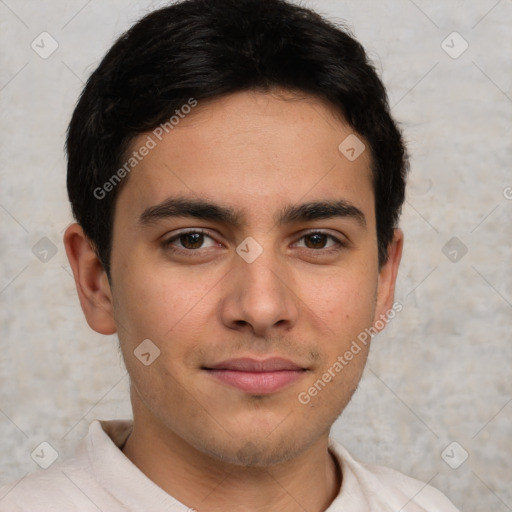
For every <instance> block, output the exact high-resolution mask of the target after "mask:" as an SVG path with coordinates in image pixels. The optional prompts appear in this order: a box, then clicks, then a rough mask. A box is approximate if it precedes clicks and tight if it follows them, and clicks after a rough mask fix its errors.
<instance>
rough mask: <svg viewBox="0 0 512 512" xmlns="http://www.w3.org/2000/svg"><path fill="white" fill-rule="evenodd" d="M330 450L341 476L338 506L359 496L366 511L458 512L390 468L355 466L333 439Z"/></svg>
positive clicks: (445, 500) (427, 487) (423, 485)
mask: <svg viewBox="0 0 512 512" xmlns="http://www.w3.org/2000/svg"><path fill="white" fill-rule="evenodd" d="M330 449H331V451H332V453H333V454H334V455H335V457H336V458H337V459H338V462H339V463H340V465H341V468H342V472H343V483H342V488H341V491H340V496H339V498H340V505H341V504H342V503H343V501H342V500H343V499H344V493H345V494H346V495H350V496H360V501H362V500H364V501H362V502H363V503H365V505H366V506H367V507H371V508H369V510H388V507H390V506H391V507H393V510H395V509H396V510H402V512H458V509H457V508H456V507H455V506H454V505H453V504H452V503H451V501H450V500H449V499H448V498H447V497H446V496H444V495H443V494H442V493H441V492H440V491H438V490H437V489H436V488H434V487H432V486H431V485H428V484H426V483H424V482H420V481H419V480H416V479H414V478H411V477H408V476H406V475H404V474H402V473H400V472H399V471H396V470H394V469H391V468H387V467H383V466H377V465H372V464H364V463H361V462H358V461H356V460H355V459H354V458H353V457H352V456H351V455H350V453H349V452H348V451H347V450H346V449H345V448H344V447H343V446H341V445H340V444H339V443H338V442H337V441H335V440H333V439H330ZM336 501H337V500H336ZM336 501H335V502H336ZM343 504H344V503H343ZM329 510H331V509H329ZM334 510H337V508H333V512H334ZM340 510H341V508H340Z"/></svg>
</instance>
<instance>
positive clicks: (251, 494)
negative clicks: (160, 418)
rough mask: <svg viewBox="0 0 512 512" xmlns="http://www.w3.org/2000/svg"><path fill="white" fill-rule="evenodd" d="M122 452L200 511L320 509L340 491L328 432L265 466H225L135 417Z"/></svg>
mask: <svg viewBox="0 0 512 512" xmlns="http://www.w3.org/2000/svg"><path fill="white" fill-rule="evenodd" d="M138 419H139V420H140V418H137V415H136V414H135V411H134V427H133V431H132V433H131V435H130V437H129V438H128V440H127V442H126V444H125V445H124V447H123V452H124V454H125V455H126V456H127V457H128V458H129V459H130V460H131V461H132V462H133V463H134V464H135V465H136V466H137V467H138V468H139V469H140V470H141V471H142V472H143V473H144V474H145V475H146V476H147V477H148V478H150V479H151V480H152V481H153V482H155V483H156V484H157V485H158V486H159V487H161V488H162V489H163V490H164V491H165V492H167V493H168V494H170V495H171V496H173V497H174V498H175V499H177V500H178V501H180V502H181V503H183V504H184V505H186V506H188V507H190V508H194V509H196V510H201V511H205V512H217V511H225V510H226V509H227V508H229V509H232V510H243V511H246V512H253V511H254V512H256V511H257V512H266V511H274V510H279V511H281V512H288V511H290V512H291V511H296V510H309V511H312V512H322V511H325V510H326V509H327V508H328V507H329V505H330V503H331V502H332V501H333V499H334V498H335V497H336V495H337V494H338V492H339V489H340V485H341V474H340V470H339V468H338V464H337V463H336V462H335V460H334V458H333V456H332V455H331V454H330V452H329V450H328V435H327V434H326V435H325V436H323V437H322V438H320V439H318V441H317V442H315V443H314V444H313V445H312V446H310V447H309V448H307V449H306V450H305V451H304V452H302V453H301V454H300V455H299V456H298V457H296V458H294V459H293V460H290V461H287V462H285V463H281V464H275V465H273V466H269V467H245V466H238V465H233V464H228V463H225V462H223V461H220V460H218V459H216V458H213V457H210V456H209V455H207V454H205V453H203V452H200V451H198V450H196V449H195V448H194V447H192V446H190V445H189V444H187V443H185V442H184V441H183V440H182V439H181V438H180V437H179V436H177V435H176V434H174V433H173V432H169V431H168V429H165V428H164V427H163V426H158V425H155V424H154V423H151V422H148V421H144V419H143V420H142V421H137V420H138Z"/></svg>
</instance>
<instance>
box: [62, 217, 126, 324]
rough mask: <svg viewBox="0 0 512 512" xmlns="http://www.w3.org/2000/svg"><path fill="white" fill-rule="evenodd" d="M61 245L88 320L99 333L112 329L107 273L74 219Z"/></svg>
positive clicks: (111, 304)
mask: <svg viewBox="0 0 512 512" xmlns="http://www.w3.org/2000/svg"><path fill="white" fill-rule="evenodd" d="M64 246H65V248H66V254H67V256H68V260H69V264H70V265H71V269H72V270H73V276H74V277H75V285H76V289H77V292H78V298H79V299H80V304H81V306H82V311H83V312H84V315H85V319H86V320H87V323H88V324H89V326H90V327H91V328H92V329H94V330H95V331H96V332H99V333H100V334H113V333H115V332H116V331H117V329H116V323H115V320H114V309H113V301H112V291H111V289H110V284H109V282H108V278H107V273H106V272H105V270H104V268H103V265H102V264H101V262H100V260H99V258H98V256H97V254H96V251H95V250H94V248H93V244H92V242H91V241H90V240H89V239H88V238H87V236H86V235H85V233H84V231H83V229H82V227H81V226H80V225H79V224H76V223H73V224H71V225H70V226H69V227H68V228H67V229H66V232H65V233H64Z"/></svg>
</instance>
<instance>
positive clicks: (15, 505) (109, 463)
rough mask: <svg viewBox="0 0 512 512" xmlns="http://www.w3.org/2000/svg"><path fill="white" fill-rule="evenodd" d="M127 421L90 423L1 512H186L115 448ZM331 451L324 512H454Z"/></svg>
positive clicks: (400, 479)
mask: <svg viewBox="0 0 512 512" xmlns="http://www.w3.org/2000/svg"><path fill="white" fill-rule="evenodd" d="M131 425H132V424H131V422H130V421H101V422H100V421H97V420H96V421H93V422H92V423H91V425H90V427H89V433H88V434H87V436H86V437H85V438H84V439H83V440H82V441H81V443H80V445H79V446H78V449H77V452H76V455H75V456H74V457H73V458H70V459H69V460H67V461H64V462H56V463H54V464H53V465H51V466H50V467H49V468H48V469H45V470H41V471H38V472H36V473H34V474H33V475H29V476H26V477H24V478H22V479H20V480H18V481H16V482H13V483H11V484H8V485H6V486H4V487H2V488H1V489H0V512H98V511H101V512H132V511H137V512H167V511H169V512H170V511H173V512H190V511H191V509H190V508H188V507H187V506H186V505H184V504H182V503H180V502H179V501H177V500H176V499H174V498H173V497H172V496H170V495H169V494H167V493H166V492H165V491H164V490H163V489H161V488H160V487H158V486H157V485H156V484H155V483H153V482H152V481H151V480H150V479H149V478H147V477H146V476H145V475H144V474H143V473H142V472H141V471H140V470H139V469H138V468H137V467H136V466H135V465H134V464H132V462H131V461H130V460H129V459H128V458H127V457H126V456H125V455H124V454H123V452H122V451H121V450H120V449H119V447H120V446H122V445H123V444H124V442H125V441H126V439H127V437H128V435H129V433H130V431H131ZM330 449H331V451H332V453H333V454H334V455H335V457H336V459H337V461H338V463H339V465H340V467H341V471H342V475H343V483H342V486H341V489H340V492H339V494H338V496H337V497H336V499H335V500H334V501H333V502H332V503H331V506H330V507H329V508H328V509H327V511H326V512H363V511H364V512H373V511H374V512H398V511H400V512H425V511H428V512H458V511H457V509H456V508H455V507H454V506H453V504H452V503H451V502H450V501H449V500H448V499H447V498H446V497H444V496H443V495H442V494H441V493H440V492H439V491H438V490H436V489H434V488H433V487H431V486H429V485H426V484H424V483H422V482H419V481H417V480H414V479H412V478H409V477H407V476H405V475H402V474H401V473H399V472H397V471H394V470H392V469H388V468H384V467H379V466H370V465H366V464H361V463H359V462H356V461H355V460H354V459H353V458H352V457H351V456H350V454H349V453H348V452H347V451H346V450H345V449H344V448H343V447H342V446H341V445H340V444H338V443H337V442H336V441H334V440H332V439H331V440H330Z"/></svg>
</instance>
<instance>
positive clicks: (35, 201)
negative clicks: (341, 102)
mask: <svg viewBox="0 0 512 512" xmlns="http://www.w3.org/2000/svg"><path fill="white" fill-rule="evenodd" d="M304 3H305V4H306V5H310V6H312V7H316V8H317V9H318V10H319V11H321V12H323V13H325V14H327V15H328V16H329V17H335V18H338V19H345V20H347V22H348V24H349V26H350V27H351V28H352V30H353V31H354V33H355V34H356V36H357V37H358V38H359V39H360V40H361V41H362V42H363V44H364V45H365V46H366V48H367V49H368V51H369V53H370V55H371V57H372V59H373V60H374V62H375V63H376V66H377V68H378V69H379V71H380V72H381V73H382V76H383V79H384V81H385V83H386V85H387V87H388V90H389V95H390V103H391V105H392V106H393V112H394V115H395V116H396V118H397V119H398V120H399V121H400V122H401V123H402V125H403V128H404V130H405V133H406V138H407V140H408V144H409V148H410V151H411V155H412V172H411V175H410V181H409V188H408V195H407V203H406V205H405V208H404V215H403V221H402V227H403V229H404V230H405V233H406V246H405V254H404V258H403V265H402V269H401V273H400V275H399V285H398V292H397V297H396V298H397V300H399V301H400V302H401V303H402V304H403V306H404V307H403V311H402V312H401V313H400V314H399V315H397V317H396V318H395V319H394V320H393V321H392V322H391V323H390V324H389V325H388V327H387V329H386V330H385V331H384V333H382V334H381V335H379V336H378V337H377V338H376V339H375V340H374V345H373V349H372V350H373V351H372V354H371V357H370V360H369V363H368V367H367V370H366V373H365V376H364V379H363V381H362V383H361V385H360V388H359V390H358V392H357V393H356V394H355V396H354V399H353V401H352V403H351V404H350V405H349V407H348V408H347V410H346V411H345V413H344V415H343V416H342V418H341V419H340V420H339V421H338V422H337V423H336V424H335V426H334V431H333V435H334V436H335V437H337V438H338V439H340V440H341V441H342V442H343V443H344V444H345V445H346V446H347V448H349V449H350V450H351V451H352V452H353V453H354V455H356V456H357V457H359V458H361V459H364V460H367V461H369V462H378V463H381V464H386V465H389V466H392V467H395V468H398V469H400V470H402V471H403V472H405V473H408V474H411V475H413V476H416V477H417V478H419V479H422V480H424V481H431V483H432V484H434V485H435V486H437V487H439V488H440V489H442V490H443V491H444V492H445V493H446V494H447V495H448V496H449V497H450V498H451V499H452V500H453V501H454V502H455V504H456V505H458V506H459V507H460V508H461V509H462V510H465V511H481V510H493V511H494V512H506V511H507V510H508V511H510V510H512V483H511V480H512V476H511V474H512V470H511V464H510V460H511V459H512V440H511V439H512V382H511V379H512V371H511V366H512V343H511V341H512V339H511V334H510V329H511V326H512V325H511V316H512V274H511V267H512V249H511V242H510V240H511V233H512V171H511V156H512V155H511V153H512V149H511V140H512V65H511V60H512V59H511V57H512V30H511V29H510V27H512V0H501V1H496V0H484V1H482V0H481V1H478V2H477V1H475V0H473V1H461V0H457V1H456V0H450V1H446V2H440V1H438V2H433V1H426V0H415V1H414V2H413V1H412V0H395V1H392V2H377V1H370V0H363V1H359V2H349V1H341V0H311V1H309V2H304ZM45 4H46V5H45ZM158 5H161V3H158V2H153V3H151V2H149V1H144V0H138V1H135V0H132V1H126V0H110V1H108V2H103V1H99V0H92V1H89V2H87V1H86V0H74V1H64V0H55V1H52V2H44V3H43V2H35V1H34V0H32V1H27V0H5V1H0V43H1V65H0V109H1V112H2V115H1V117H0V141H1V142H0V144H1V145H0V176H1V187H0V225H1V233H0V260H1V274H0V325H1V345H0V347H1V352H0V484H1V483H4V482H6V481H7V480H10V479H12V478H14V477H17V476H20V475H23V474H25V473H27V472H29V471H33V470H35V469H36V468H37V465H36V464H35V462H34V461H33V460H32V459H31V457H30V454H31V452H32V450H33V449H34V448H35V447H36V446H38V445H39V443H41V442H42V441H47V442H49V443H50V444H51V445H52V446H53V447H55V449H56V450H57V452H58V453H59V456H60V457H65V456H66V455H68V454H70V453H71V451H72V449H73V447H74V445H75V444H76V442H77V440H78V439H80V438H81V437H82V436H83V435H84V433H85V431H86V426H87V424H88V422H89V421H90V420H91V419H93V418H114V417H126V416H128V415H129V414H130V408H129V403H128V399H127V384H128V380H127V377H126V373H125V371H124V369H123V366H122V364H121V359H120V355H119V353H118V351H117V348H116V339H115V337H110V338H105V337H103V336H100V335H97V334H96V333H94V332H92V331H91V330H90V329H89V328H88V327H87V325H86V323H85V320H84V319H83V317H82V313H81V311H80V308H79V304H78V300H77V297H76V293H75V288H74V283H73V280H72V277H71V275H70V271H69V267H68V264H67V260H66V256H65V253H64V249H63V245H62V241H61V239H62V233H63V230H64V229H65V227H66V226H67V225H68V223H69V222H70V220H71V217H70V213H69V207H68V203H67V198H66V193H65V159H64V154H63V143H64V135H65V129H66V125H67V122H68V120H69V117H70V114H71V112H72V109H73V106H74V103H75V101H76V99H77V97H78V94H79V92H80V90H81V88H82V85H83V81H84V80H85V79H86V78H87V77H88V75H89V74H90V72H91V71H92V70H93V69H94V67H95V66H96V65H97V63H98V61H99V59H100V58H101V57H102V56H103V55H104V53H105V51H106V50H107V48H108V47H109V46H110V45H111V43H112V42H113V40H114V38H115V37H116V36H117V35H118V34H119V33H120V32H122V31H123V30H125V29H126V28H127V27H128V26H129V25H130V24H131V23H132V22H133V21H135V20H136V19H137V18H138V17H140V16H141V15H142V14H143V13H145V12H147V11H148V10H151V9H152V8H153V7H156V6H158ZM43 31H47V32H48V33H49V34H51V38H50V37H49V36H45V35H43V36H39V34H41V32H43ZM454 31H455V32H457V34H452V32H454ZM450 34H451V35H450ZM42 39H43V41H41V40H42ZM52 39H54V40H55V41H56V43H54V42H53V41H52ZM32 41H34V44H33V46H34V49H33V48H32V47H31V43H32ZM443 41H445V42H444V43H443ZM55 44H58V48H57V49H56V50H55V51H54V53H53V54H51V55H50V56H47V55H46V54H45V52H46V53H49V52H50V51H51V50H52V45H55ZM466 45H468V46H467V48H466ZM463 50H465V51H463ZM37 52H39V54H42V55H43V56H45V57H47V58H45V59H44V58H42V57H41V56H40V55H39V54H38V53H37ZM462 52H463V53H462ZM454 237H455V238H454ZM45 251H46V252H45ZM452 442H456V443H458V444H457V445H451V446H449V445H450V443H452ZM448 446H449V448H448V450H447V451H446V452H444V453H445V455H444V459H443V458H442V457H441V453H442V452H443V450H444V449H445V448H447V447H448ZM466 452H467V454H468V455H469V458H468V459H467V460H466V461H465V462H464V463H462V464H461V465H460V466H459V467H457V468H456V469H452V468H451V467H450V466H449V465H448V463H450V464H451V465H452V466H457V465H458V464H460V462H461V461H462V459H463V457H464V456H465V454H466Z"/></svg>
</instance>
